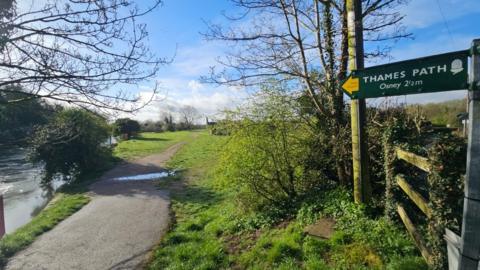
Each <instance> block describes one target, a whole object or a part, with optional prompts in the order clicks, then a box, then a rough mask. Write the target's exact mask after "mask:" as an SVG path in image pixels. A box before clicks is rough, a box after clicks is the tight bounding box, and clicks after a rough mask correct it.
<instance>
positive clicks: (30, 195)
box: [0, 147, 63, 233]
mask: <svg viewBox="0 0 480 270" xmlns="http://www.w3.org/2000/svg"><path fill="white" fill-rule="evenodd" d="M26 155H27V151H26V150H25V149H22V148H18V147H15V148H12V147H8V148H6V147H0V193H2V194H3V198H4V206H5V227H6V231H7V233H11V232H13V231H14V230H15V229H17V228H18V227H20V226H22V225H24V224H26V223H28V222H29V221H30V220H31V219H32V217H34V216H36V215H37V214H38V213H39V212H40V211H41V210H42V209H43V208H44V207H45V206H46V205H47V203H48V202H49V201H50V199H51V198H52V197H53V194H54V191H55V190H56V189H57V188H58V187H60V186H61V185H62V184H63V182H62V181H59V180H56V181H54V182H53V183H52V184H51V185H48V186H44V185H42V184H41V178H42V177H41V170H42V168H41V166H35V165H32V164H31V163H29V162H28V161H27V160H26Z"/></svg>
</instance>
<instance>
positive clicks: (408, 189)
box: [395, 174, 432, 217]
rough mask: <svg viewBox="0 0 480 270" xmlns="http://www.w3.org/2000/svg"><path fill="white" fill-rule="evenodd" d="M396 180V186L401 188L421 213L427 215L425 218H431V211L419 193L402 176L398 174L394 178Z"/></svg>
mask: <svg viewBox="0 0 480 270" xmlns="http://www.w3.org/2000/svg"><path fill="white" fill-rule="evenodd" d="M395 178H396V179H397V184H398V186H400V188H402V190H403V191H404V192H405V194H407V196H408V197H409V198H410V200H412V201H413V202H414V203H415V204H416V205H417V206H418V208H419V209H420V210H422V212H423V213H424V214H425V215H427V217H431V216H432V210H431V209H430V207H428V201H427V199H425V198H424V197H423V196H422V195H421V194H420V193H418V192H417V191H416V190H415V189H413V187H412V186H411V185H410V184H409V183H408V182H407V180H405V178H404V176H403V175H400V174H398V175H397V176H395Z"/></svg>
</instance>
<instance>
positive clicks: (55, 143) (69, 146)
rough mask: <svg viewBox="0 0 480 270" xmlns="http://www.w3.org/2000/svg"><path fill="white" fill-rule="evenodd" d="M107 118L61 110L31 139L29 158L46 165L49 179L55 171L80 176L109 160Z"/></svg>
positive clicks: (46, 177) (65, 174) (83, 112)
mask: <svg viewBox="0 0 480 270" xmlns="http://www.w3.org/2000/svg"><path fill="white" fill-rule="evenodd" d="M108 137H109V128H108V125H107V122H106V121H105V119H103V118H101V117H99V116H97V115H95V114H92V113H90V112H87V111H85V110H81V109H67V110H64V111H62V112H59V113H58V114H57V115H56V116H55V117H54V118H53V119H52V120H51V121H50V122H49V123H48V124H47V125H45V126H43V127H41V128H40V129H38V130H37V131H36V132H35V133H34V134H33V136H32V138H31V147H30V155H29V158H30V159H31V160H32V161H33V162H43V163H44V164H45V167H44V168H45V180H46V181H49V180H51V178H52V176H53V175H55V174H62V175H63V176H68V177H76V176H79V175H80V174H82V173H85V172H88V171H91V170H92V169H97V168H98V167H99V166H102V165H103V164H104V163H105V161H107V160H108V161H109V158H110V156H109V155H110V149H108V148H107V147H106V146H105V145H104V144H105V142H106V140H107V138H108Z"/></svg>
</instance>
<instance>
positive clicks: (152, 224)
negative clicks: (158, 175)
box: [6, 143, 182, 270]
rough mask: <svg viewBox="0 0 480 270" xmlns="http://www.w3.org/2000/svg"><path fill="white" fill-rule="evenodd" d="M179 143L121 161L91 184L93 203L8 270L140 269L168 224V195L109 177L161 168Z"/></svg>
mask: <svg viewBox="0 0 480 270" xmlns="http://www.w3.org/2000/svg"><path fill="white" fill-rule="evenodd" d="M181 146H182V143H179V144H175V145H173V146H171V147H170V148H168V149H167V150H166V151H164V152H163V153H161V154H156V155H151V156H148V157H145V158H141V159H138V160H135V161H132V162H128V163H123V164H120V165H118V166H117V167H115V168H114V169H112V170H111V171H109V172H107V173H106V174H105V175H104V176H102V179H101V180H100V181H98V182H97V183H95V184H94V185H92V186H91V193H92V201H91V202H90V203H89V204H87V205H86V206H84V207H83V208H82V209H81V210H80V211H78V212H76V213H75V214H73V215H72V216H71V217H69V218H67V219H66V220H64V221H62V222H61V223H60V224H58V225H57V226H56V227H55V228H54V229H53V230H51V231H49V232H47V233H45V234H43V235H41V236H40V237H39V238H38V239H37V240H36V241H35V242H34V243H33V244H32V245H31V246H30V247H28V248H27V249H25V250H23V251H21V252H20V253H18V254H17V255H15V256H14V257H13V258H12V259H11V260H10V261H9V263H8V265H7V267H6V268H7V269H8V270H13V269H24V270H28V269H31V270H34V269H35V270H42V269H48V270H55V269H62V270H63V269H89V270H97V269H98V270H101V269H138V268H141V266H142V265H143V263H144V262H145V259H146V257H147V255H148V253H149V251H150V250H151V249H152V248H153V247H154V246H155V245H156V244H157V243H158V241H159V240H160V238H161V237H162V236H163V235H164V233H165V232H166V231H167V229H168V225H169V220H170V218H169V198H168V194H166V192H164V191H160V190H157V189H156V188H155V187H154V186H153V183H152V182H149V181H125V182H120V181H112V180H111V178H113V177H118V176H129V175H135V174H139V173H152V172H158V171H160V170H162V166H163V165H164V163H165V162H166V161H167V160H168V159H170V158H171V157H172V156H173V154H175V152H176V151H177V150H178V149H179V148H180V147H181Z"/></svg>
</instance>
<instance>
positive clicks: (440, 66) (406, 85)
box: [342, 39, 480, 270]
mask: <svg viewBox="0 0 480 270" xmlns="http://www.w3.org/2000/svg"><path fill="white" fill-rule="evenodd" d="M469 57H470V58H471V62H470V70H469V65H468V58H469ZM342 89H343V91H344V92H345V93H346V94H347V95H348V96H349V97H351V98H352V100H364V99H366V98H376V97H388V96H398V95H410V94H420V93H432V92H441V91H452V90H463V89H468V90H469V92H468V97H469V125H470V127H469V129H468V131H469V136H468V152H467V174H466V179H465V198H464V212H463V222H462V236H461V243H460V255H461V256H460V259H459V264H458V269H461V270H467V269H468V270H470V269H471V270H477V269H478V262H479V259H480V39H479V40H474V41H473V44H472V46H471V49H470V50H463V51H457V52H451V53H446V54H440V55H433V56H428V57H423V58H418V59H413V60H408V61H402V62H397V63H391V64H386V65H379V66H374V67H369V68H365V69H357V70H351V73H350V75H349V77H348V78H347V79H345V80H344V81H343V82H342ZM352 104H353V103H352ZM352 110H353V108H352ZM353 124H354V123H353V117H352V133H354V132H356V131H355V130H353V128H354V125H353ZM352 137H354V136H353V134H352ZM359 144H360V145H361V144H362V142H361V141H360V142H359ZM354 150H355V149H354ZM354 152H355V151H354ZM357 155H358V156H361V153H360V154H357ZM355 158H356V156H355V153H354V156H353V159H354V161H355ZM354 166H355V164H354ZM354 180H355V179H354ZM354 186H355V184H354Z"/></svg>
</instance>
